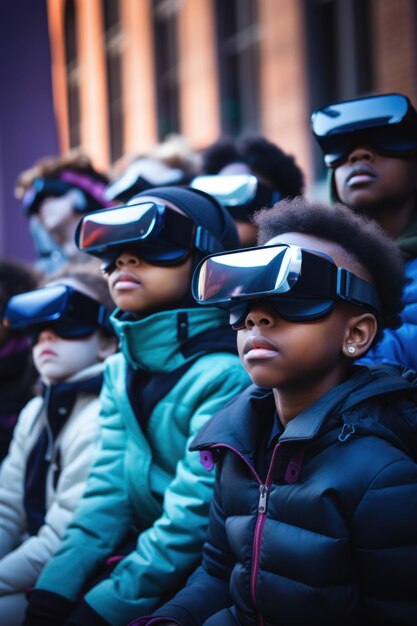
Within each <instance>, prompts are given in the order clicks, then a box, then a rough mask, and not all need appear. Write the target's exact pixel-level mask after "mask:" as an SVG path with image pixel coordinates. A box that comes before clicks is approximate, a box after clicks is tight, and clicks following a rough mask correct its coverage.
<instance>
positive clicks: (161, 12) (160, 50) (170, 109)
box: [152, 0, 179, 140]
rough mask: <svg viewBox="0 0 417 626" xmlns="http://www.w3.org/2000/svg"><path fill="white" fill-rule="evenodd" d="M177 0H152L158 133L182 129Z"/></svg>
mask: <svg viewBox="0 0 417 626" xmlns="http://www.w3.org/2000/svg"><path fill="white" fill-rule="evenodd" d="M177 14H178V1H177V0H152V23H153V41H154V60H155V77H156V96H157V98H156V100H157V118H158V135H159V139H160V140H163V139H164V138H165V137H166V135H168V134H170V133H174V132H179V111H178V31H177V28H178V27H177Z"/></svg>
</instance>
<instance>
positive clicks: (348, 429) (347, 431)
mask: <svg viewBox="0 0 417 626" xmlns="http://www.w3.org/2000/svg"><path fill="white" fill-rule="evenodd" d="M354 434H355V425H354V424H343V428H342V430H341V431H340V435H339V437H338V439H339V441H341V442H342V443H344V442H345V441H347V440H348V439H349V437H350V436H351V435H354Z"/></svg>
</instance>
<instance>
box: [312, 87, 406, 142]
mask: <svg viewBox="0 0 417 626" xmlns="http://www.w3.org/2000/svg"><path fill="white" fill-rule="evenodd" d="M407 111H408V102H407V99H406V98H405V97H404V96H401V95H400V94H388V95H385V96H374V97H370V98H360V99H358V100H350V101H347V102H339V103H336V104H331V105H329V106H326V107H324V108H322V109H318V110H317V111H315V112H314V113H313V114H312V117H311V124H312V128H313V132H314V133H315V134H316V135H317V136H319V137H324V136H326V135H331V134H333V133H348V132H353V131H355V130H361V129H363V128H372V127H375V126H386V125H388V124H399V123H400V122H401V121H402V120H403V119H404V117H405V116H406V114H407Z"/></svg>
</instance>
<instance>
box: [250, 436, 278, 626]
mask: <svg viewBox="0 0 417 626" xmlns="http://www.w3.org/2000/svg"><path fill="white" fill-rule="evenodd" d="M280 446H281V444H279V443H278V444H277V445H276V446H275V448H274V451H273V453H272V459H271V463H270V465H269V469H268V473H267V476H266V480H265V483H264V484H262V483H261V484H260V485H259V501H258V516H257V518H256V524H255V533H254V539H253V548H252V573H251V584H250V587H251V597H252V602H253V605H254V607H255V608H256V611H257V616H258V624H259V626H263V623H264V620H263V617H262V614H261V611H260V609H259V608H258V607H257V599H256V582H257V580H258V575H259V563H260V560H261V542H262V534H263V530H264V526H265V522H266V512H267V507H268V495H269V490H270V487H271V484H272V476H273V470H274V467H275V461H276V458H277V455H278V450H279V448H280Z"/></svg>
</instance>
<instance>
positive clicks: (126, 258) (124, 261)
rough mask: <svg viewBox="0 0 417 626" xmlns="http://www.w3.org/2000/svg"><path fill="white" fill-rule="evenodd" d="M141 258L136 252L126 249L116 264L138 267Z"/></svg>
mask: <svg viewBox="0 0 417 626" xmlns="http://www.w3.org/2000/svg"><path fill="white" fill-rule="evenodd" d="M140 263H141V261H140V258H139V257H138V256H137V254H135V253H134V252H130V251H129V250H125V251H124V252H122V253H121V254H119V256H118V257H117V259H116V261H115V265H116V267H118V268H121V267H124V266H126V265H129V266H133V267H136V266H138V265H140Z"/></svg>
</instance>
